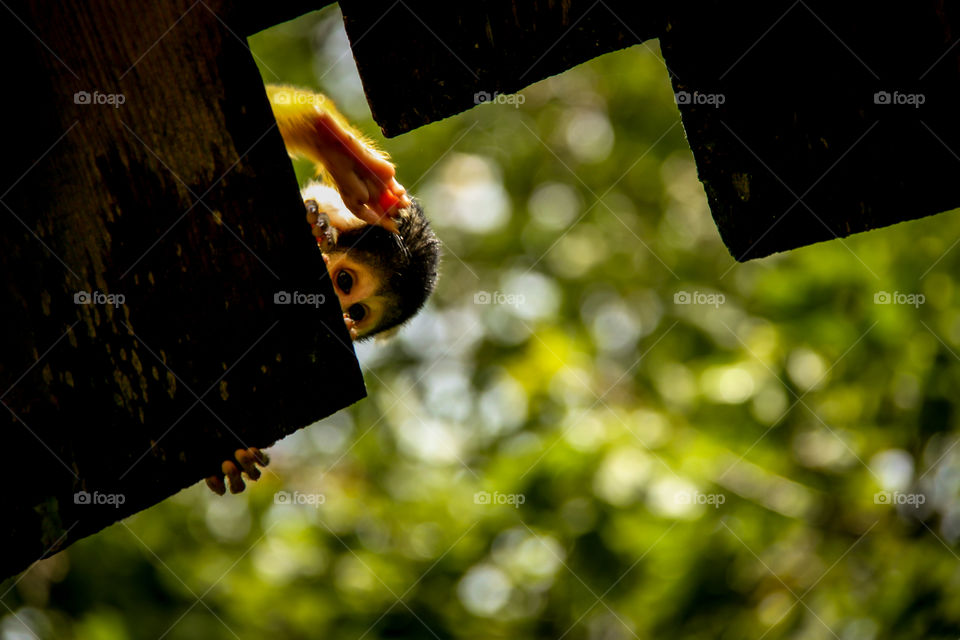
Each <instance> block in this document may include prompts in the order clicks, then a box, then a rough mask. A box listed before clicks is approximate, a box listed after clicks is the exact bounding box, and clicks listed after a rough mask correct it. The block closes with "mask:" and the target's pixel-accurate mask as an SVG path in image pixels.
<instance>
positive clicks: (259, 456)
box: [207, 447, 270, 496]
mask: <svg viewBox="0 0 960 640" xmlns="http://www.w3.org/2000/svg"><path fill="white" fill-rule="evenodd" d="M233 456H234V458H235V459H236V461H234V460H224V461H223V464H222V465H220V472H221V473H220V474H217V475H215V476H210V477H208V478H207V486H208V487H210V490H211V491H213V492H214V493H215V494H217V495H220V496H222V495H223V494H225V493H226V492H227V487H226V485H225V484H224V482H223V481H224V476H225V477H226V478H228V479H229V480H230V493H240V492H241V491H243V490H244V489H246V488H247V485H245V484H244V482H243V475H242V473H241V472H246V474H247V477H248V478H250V479H251V480H257V479H258V478H259V477H260V469H257V465H258V464H259V465H260V466H261V467H265V466H266V465H267V464H269V462H270V458H269V457H267V454H266V453H264V452H263V451H260V449H257V448H256V447H250V448H249V449H237V450H236V451H235V452H234V454H233Z"/></svg>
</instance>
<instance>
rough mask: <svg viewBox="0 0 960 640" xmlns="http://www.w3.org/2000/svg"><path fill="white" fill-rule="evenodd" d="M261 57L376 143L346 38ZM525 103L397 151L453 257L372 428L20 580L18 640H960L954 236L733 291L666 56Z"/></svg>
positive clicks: (290, 28)
mask: <svg viewBox="0 0 960 640" xmlns="http://www.w3.org/2000/svg"><path fill="white" fill-rule="evenodd" d="M251 46H252V49H253V51H254V53H255V55H256V56H257V59H258V63H259V64H260V67H261V70H262V72H263V75H264V78H265V80H266V81H267V82H289V83H293V84H297V85H301V86H305V87H311V88H319V89H321V90H323V91H325V92H327V93H328V94H329V95H331V96H332V97H333V98H334V99H335V100H336V101H337V102H338V103H339V105H340V106H341V107H342V109H343V110H344V111H345V113H346V114H347V115H348V116H349V117H350V118H351V119H353V120H354V121H355V122H356V123H357V124H358V125H359V126H360V127H361V128H362V129H364V130H365V131H367V132H369V133H371V134H376V135H375V136H374V137H377V138H378V139H379V135H378V134H377V131H378V129H377V127H376V126H375V125H374V123H373V122H372V121H371V120H370V118H369V112H368V111H367V109H366V104H365V102H364V100H363V95H362V91H361V89H360V86H359V80H358V79H357V77H356V75H355V74H356V71H355V68H354V67H353V63H352V59H351V57H350V55H349V52H348V49H347V48H346V40H345V36H344V35H343V33H342V27H341V26H340V24H339V14H338V13H337V12H336V11H335V10H334V11H326V12H322V13H319V14H312V15H310V16H306V17H304V18H302V19H299V20H297V21H294V22H291V23H287V24H285V25H281V26H279V27H276V28H274V29H273V30H271V31H269V32H264V33H261V34H258V35H257V36H255V37H253V38H252V39H251ZM520 95H522V96H523V99H524V102H523V104H520V105H517V104H511V103H509V102H504V103H498V104H489V105H482V106H479V107H477V108H475V109H471V110H470V111H469V112H467V113H464V114H461V115H459V116H456V117H453V118H449V119H447V120H444V121H442V122H440V123H436V124H433V125H430V126H427V127H425V128H422V129H420V130H418V131H415V132H413V133H410V134H407V135H404V136H401V137H399V138H397V139H394V140H389V141H384V142H383V145H384V147H385V148H386V149H387V150H388V151H389V152H390V153H391V154H392V156H393V158H394V159H395V161H396V162H397V164H398V166H399V178H400V180H401V182H402V183H403V184H404V185H406V186H407V187H408V189H410V190H411V191H412V192H413V193H415V194H417V195H418V196H419V197H421V198H422V199H423V201H424V202H425V204H426V208H427V212H428V214H429V215H430V216H431V218H432V220H433V221H434V224H435V227H436V229H437V231H438V233H439V234H440V236H441V238H442V239H443V241H444V244H445V251H446V255H445V260H444V265H443V275H442V282H441V284H440V287H439V290H438V292H437V294H436V296H435V297H434V299H433V301H432V303H431V304H430V307H429V308H428V310H427V311H426V312H425V313H424V314H422V315H421V316H420V317H418V318H417V319H416V320H415V321H414V322H413V323H412V324H411V325H410V326H408V327H407V328H406V329H405V330H404V331H403V332H402V333H401V335H400V336H399V337H397V338H395V339H393V340H392V341H390V342H388V343H386V344H372V345H363V346H362V347H361V348H360V350H359V353H360V357H361V361H362V362H363V364H364V367H365V369H366V374H365V375H366V379H367V383H368V387H369V395H370V397H369V399H368V400H366V401H364V402H362V403H360V404H359V405H357V406H355V407H353V408H352V409H350V410H348V411H345V412H341V413H340V414H338V415H336V416H334V417H332V418H330V419H328V420H325V421H323V422H322V423H319V424H317V425H313V426H311V427H310V428H308V429H306V430H304V431H301V432H299V433H297V434H296V435H295V436H292V437H290V438H288V439H287V440H286V441H284V442H283V443H281V444H280V445H278V446H277V447H276V448H275V450H274V451H273V452H272V453H273V459H274V462H273V464H272V465H271V469H272V473H267V474H266V475H265V477H264V479H262V480H261V481H260V482H259V483H256V484H254V485H252V486H251V489H250V490H248V491H247V493H245V494H243V495H240V496H228V497H224V498H220V497H216V496H214V495H213V494H211V493H210V492H209V491H207V490H206V488H205V487H203V486H202V485H198V486H195V487H193V488H191V489H190V490H188V491H185V492H182V493H181V494H180V495H178V496H176V497H175V498H173V499H171V500H168V501H167V502H165V503H163V504H160V505H158V506H156V507H154V508H152V509H150V510H148V511H146V512H143V513H140V514H138V515H136V516H134V517H132V518H129V519H127V520H126V521H124V522H122V523H119V524H117V525H114V526H113V527H111V528H110V529H108V530H106V531H105V532H103V533H100V534H98V535H96V536H94V537H92V538H88V539H86V540H83V541H81V542H79V543H78V544H75V545H74V546H72V547H71V548H70V549H68V550H67V551H65V552H63V553H61V554H60V555H58V556H56V557H54V558H53V559H50V560H47V561H44V562H43V563H40V564H39V565H37V566H35V567H34V568H33V569H32V570H31V571H30V572H28V573H27V574H25V575H24V576H23V577H21V578H20V579H19V580H18V581H16V582H15V583H14V581H7V583H6V584H5V586H3V588H2V589H0V592H3V591H5V592H6V593H5V595H3V598H2V602H3V604H4V606H5V609H3V610H0V613H2V614H3V618H2V622H0V637H2V638H3V639H4V640H7V639H11V640H12V639H17V640H19V639H20V638H34V637H35V638H44V639H46V638H85V639H86V638H89V639H92V640H120V639H157V638H169V639H171V640H173V639H181V638H183V639H193V638H209V639H220V638H223V639H230V638H254V637H257V638H259V637H268V638H291V639H296V638H357V639H360V638H367V639H370V640H374V639H377V638H442V639H446V638H511V639H520V638H570V639H571V640H573V639H579V638H590V639H596V640H619V639H629V638H637V639H643V640H646V639H647V638H677V639H685V640H687V639H688V640H694V639H708V638H709V639H718V638H719V639H728V638H729V639H734V638H736V639H739V638H754V639H762V638H767V639H770V640H774V639H780V638H783V639H787V638H791V639H793V638H798V639H799V638H803V639H816V638H824V639H828V638H835V639H842V640H871V639H880V638H891V639H893V638H896V639H901V638H902V639H910V640H913V639H917V638H937V639H939V638H942V639H947V638H956V637H958V635H960V570H958V566H960V557H958V554H957V543H958V539H960V508H958V501H957V496H958V487H960V447H956V446H955V445H956V443H957V426H956V421H957V417H956V415H955V406H956V402H955V397H956V390H957V389H958V376H960V367H958V352H960V298H958V296H957V294H956V278H955V275H954V274H955V273H956V272H957V267H958V264H960V249H957V248H956V247H955V245H956V244H957V239H958V238H960V218H958V217H957V215H956V213H949V214H945V215H940V216H936V217H933V218H929V219H925V220H920V221H916V222H911V223H907V224H901V225H898V226H896V227H894V228H888V229H884V230H880V231H874V232H871V233H868V234H861V235H858V236H855V237H852V238H849V239H845V240H838V241H832V242H828V243H824V244H820V245H817V246H813V247H809V248H805V249H801V250H797V251H793V252H790V253H789V254H785V255H778V256H773V257H770V258H766V259H763V260H759V261H755V262H751V263H748V264H743V265H740V264H736V263H735V262H734V261H733V260H732V259H731V257H730V256H729V255H728V253H727V252H726V250H725V249H724V247H723V246H722V244H721V242H720V240H719V237H718V234H717V231H716V228H715V227H714V225H713V223H712V220H711V218H710V215H709V211H708V209H707V206H706V202H705V197H704V193H703V189H702V187H701V186H700V184H699V182H698V181H697V178H696V170H695V167H694V164H693V160H692V156H691V153H690V151H689V149H688V147H687V145H686V142H685V139H684V135H683V128H682V125H681V124H680V119H679V113H678V111H677V108H676V105H675V104H674V101H673V95H672V92H671V88H670V83H669V79H668V75H667V72H666V70H665V69H664V67H663V63H662V60H661V58H660V56H659V53H658V51H657V49H656V43H649V46H639V47H633V48H631V49H629V50H625V51H622V52H619V53H616V54H612V55H607V56H604V57H602V58H600V59H597V60H594V61H591V62H589V63H587V64H584V65H581V66H579V67H577V68H575V69H573V70H571V71H569V72H567V73H565V74H563V75H560V76H557V77H554V78H551V79H549V80H546V81H543V82H540V83H537V84H536V85H534V86H532V87H529V88H528V89H526V90H524V91H523V92H522V93H521V94H520ZM875 135H879V134H875ZM297 169H298V173H299V175H300V176H301V178H304V179H306V178H307V177H308V175H309V168H308V167H307V166H305V165H304V164H302V163H298V164H297ZM484 292H486V293H488V294H489V302H488V303H486V304H485V303H484V301H485V300H486V298H485V296H484V295H483V293H484ZM883 292H887V293H889V294H891V298H895V299H894V302H896V301H897V300H899V301H900V302H904V301H912V302H913V303H914V304H896V303H895V304H880V303H878V300H879V302H883V297H882V295H883ZM894 293H896V294H899V295H898V296H893V294H894ZM918 294H919V296H922V302H921V298H920V297H918ZM910 295H913V296H914V297H913V298H909V297H908V296H910ZM685 296H689V299H690V300H691V301H692V302H694V303H695V304H679V303H678V302H683V301H684V299H685ZM878 296H880V298H879V299H878ZM697 302H699V304H696V303H697ZM278 491H288V492H290V493H291V494H293V492H299V494H298V495H299V496H300V497H301V498H302V499H305V500H306V499H312V500H313V501H315V502H319V501H321V500H322V504H319V505H316V504H314V505H310V504H295V505H285V504H275V499H274V496H275V495H276V492H278ZM483 492H486V493H483ZM883 492H887V493H883ZM304 496H306V498H303V497H304ZM487 497H489V499H490V500H489V503H485V499H486V498H487ZM919 502H922V504H917V503H919ZM518 503H519V504H518ZM891 503H894V504H891ZM897 503H898V504H897Z"/></svg>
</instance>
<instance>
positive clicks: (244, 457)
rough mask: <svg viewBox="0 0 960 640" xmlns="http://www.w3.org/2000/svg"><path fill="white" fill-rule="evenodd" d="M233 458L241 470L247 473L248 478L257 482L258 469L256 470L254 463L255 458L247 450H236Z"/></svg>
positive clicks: (258, 476)
mask: <svg viewBox="0 0 960 640" xmlns="http://www.w3.org/2000/svg"><path fill="white" fill-rule="evenodd" d="M233 456H234V457H235V458H236V459H237V462H238V463H240V466H241V467H242V468H243V470H244V471H246V472H247V477H248V478H250V479H251V480H258V479H259V478H260V469H257V465H256V464H255V463H254V461H255V458H254V456H253V454H252V453H250V451H249V450H248V449H237V450H236V451H235V452H234V454H233Z"/></svg>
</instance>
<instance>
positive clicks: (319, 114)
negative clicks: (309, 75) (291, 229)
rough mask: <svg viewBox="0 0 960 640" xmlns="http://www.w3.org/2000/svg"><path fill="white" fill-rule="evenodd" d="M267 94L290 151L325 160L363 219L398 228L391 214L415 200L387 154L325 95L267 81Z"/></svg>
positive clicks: (346, 199)
mask: <svg viewBox="0 0 960 640" xmlns="http://www.w3.org/2000/svg"><path fill="white" fill-rule="evenodd" d="M267 96H268V97H269V99H270V105H271V107H272V109H273V114H274V117H275V118H276V120H277V125H278V127H279V128H280V134H281V135H282V136H283V141H284V144H285V145H286V147H287V151H288V152H290V154H291V155H298V156H303V157H306V158H308V159H309V160H312V161H313V162H314V163H316V164H318V165H320V166H321V167H322V168H323V170H324V171H325V172H326V173H327V174H328V175H329V176H330V178H331V180H332V181H333V182H334V184H335V185H336V187H337V189H338V191H339V192H340V195H341V197H342V198H343V201H344V203H345V204H346V206H347V208H348V209H350V211H351V212H353V214H354V215H356V216H357V217H358V218H360V219H361V220H363V221H365V222H368V223H370V224H379V225H382V226H386V227H388V228H394V227H395V225H394V224H393V221H392V220H391V219H390V218H391V217H392V216H393V215H396V213H397V212H398V211H399V209H401V208H403V207H407V206H409V205H410V200H409V199H408V198H407V196H406V190H405V189H404V188H403V187H402V186H401V185H400V183H398V182H397V180H396V177H395V175H396V170H395V168H394V166H393V164H392V163H391V162H390V161H389V160H388V159H387V156H386V154H384V153H383V152H381V151H379V150H378V149H377V148H376V147H375V146H374V145H373V142H372V141H370V140H368V139H366V138H364V137H363V135H362V134H361V133H360V132H359V131H357V130H356V129H355V128H354V127H352V126H351V125H350V123H349V122H347V120H346V119H345V118H344V117H343V116H342V115H341V114H340V112H339V111H337V109H336V107H335V106H334V105H333V102H332V101H331V100H330V99H329V98H327V97H326V96H324V95H322V94H319V93H312V92H310V91H301V90H299V89H293V88H291V87H280V86H273V85H268V86H267Z"/></svg>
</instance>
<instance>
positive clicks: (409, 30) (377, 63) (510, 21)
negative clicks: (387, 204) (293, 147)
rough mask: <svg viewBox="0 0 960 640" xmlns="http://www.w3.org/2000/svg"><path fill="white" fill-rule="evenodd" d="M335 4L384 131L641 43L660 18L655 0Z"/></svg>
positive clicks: (361, 0) (391, 132)
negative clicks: (652, 1) (339, 11)
mask: <svg viewBox="0 0 960 640" xmlns="http://www.w3.org/2000/svg"><path fill="white" fill-rule="evenodd" d="M611 7H613V8H611ZM340 9H341V11H342V12H343V21H344V24H345V26H346V29H347V35H348V36H349V38H350V43H351V47H352V49H353V56H354V58H355V59H356V61H357V67H358V68H359V70H360V77H361V78H362V80H363V87H364V90H365V91H366V94H367V100H368V102H369V103H370V110H371V111H372V113H373V117H374V119H375V120H376V121H377V124H379V125H380V127H381V129H382V130H383V134H384V135H385V136H388V137H392V136H396V135H398V134H401V133H404V132H406V131H409V130H411V129H415V128H416V127H420V126H423V125H424V124H428V123H430V122H434V121H436V120H440V119H442V118H446V117H449V116H452V115H455V114H457V113H460V112H461V111H466V110H467V109H469V108H471V107H473V106H476V105H477V104H478V103H479V102H480V101H482V100H483V99H484V98H490V97H493V96H495V95H496V94H498V93H514V92H516V91H518V90H520V89H522V88H523V87H525V86H527V85H529V84H532V83H534V82H537V81H538V80H542V79H543V78H546V77H548V76H551V75H554V74H557V73H560V72H561V71H564V70H566V69H569V68H570V67H573V66H576V65H578V64H580V63H581V62H584V61H586V60H589V59H590V58H593V57H596V56H598V55H601V54H603V53H607V52H609V51H615V50H617V49H622V48H624V47H628V46H630V45H633V44H636V43H638V42H642V41H643V40H646V39H648V38H651V37H653V36H654V34H655V33H657V32H658V31H659V25H660V24H661V20H662V18H660V17H658V15H659V7H658V6H655V5H654V4H653V3H649V2H630V3H627V2H614V3H603V2H595V1H593V0H563V1H556V2H517V1H505V0H503V1H500V2H477V3H440V4H436V3H435V4H427V3H416V2H411V3H397V2H391V1H389V0H373V1H369V0H344V1H341V2H340ZM478 94H479V96H478Z"/></svg>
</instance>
